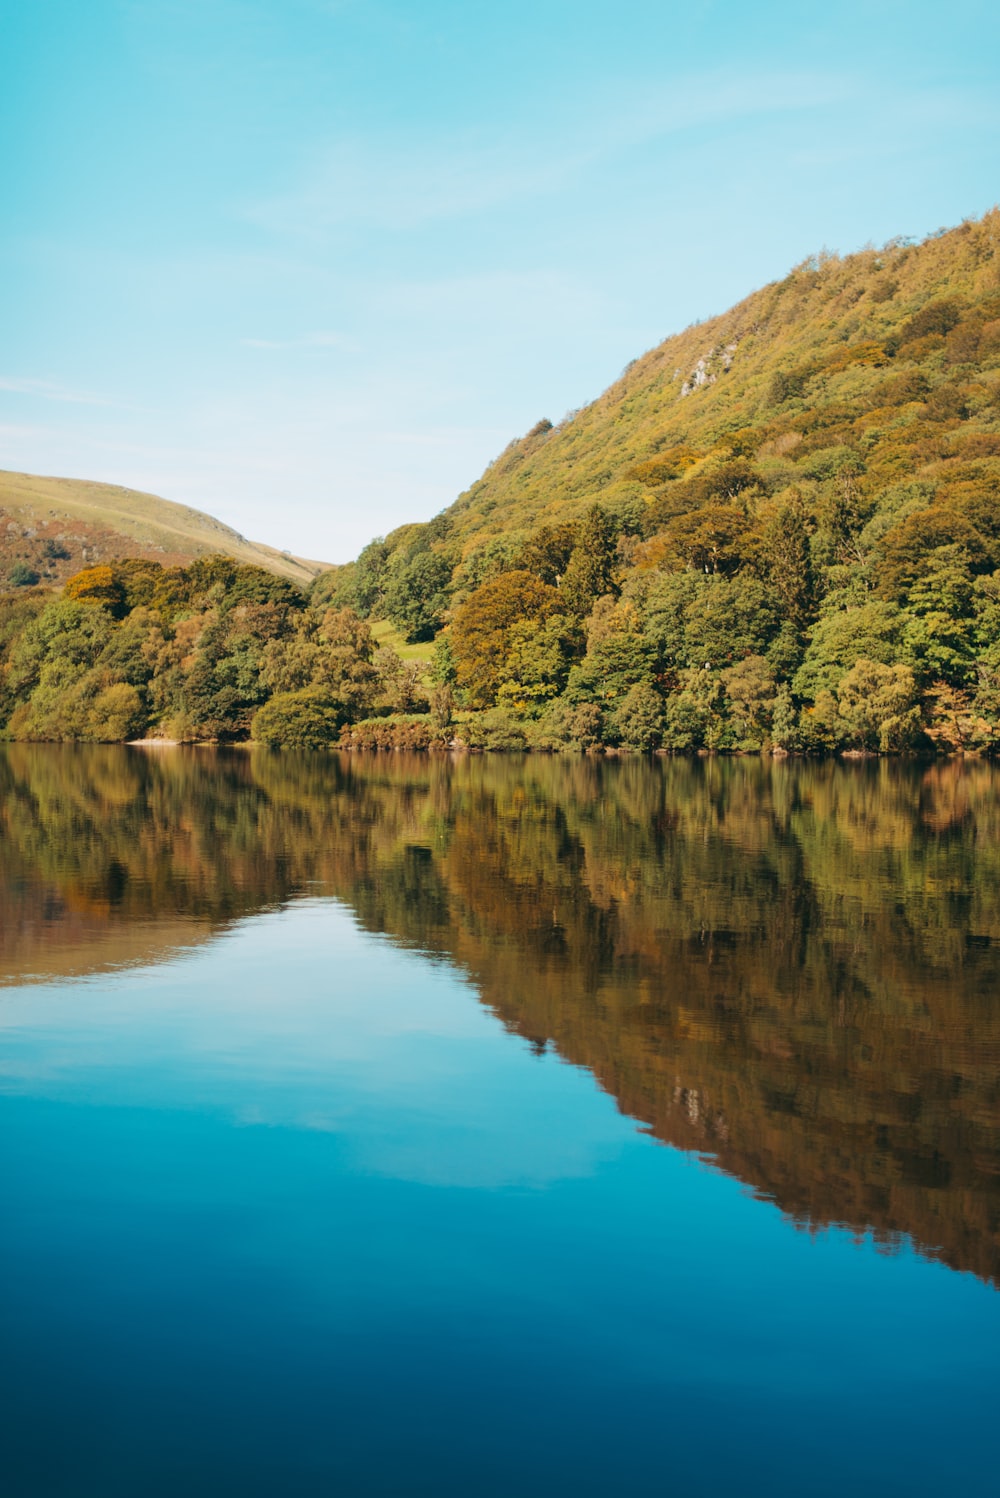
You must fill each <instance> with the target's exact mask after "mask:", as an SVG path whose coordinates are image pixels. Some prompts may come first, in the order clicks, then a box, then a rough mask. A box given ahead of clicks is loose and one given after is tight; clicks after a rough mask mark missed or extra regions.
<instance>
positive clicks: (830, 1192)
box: [0, 745, 1000, 1279]
mask: <svg viewBox="0 0 1000 1498" xmlns="http://www.w3.org/2000/svg"><path fill="white" fill-rule="evenodd" d="M998 792H1000V775H998V772H997V771H996V770H995V769H993V768H992V767H991V766H990V765H987V764H983V763H976V762H965V763H959V762H950V763H946V764H936V765H934V766H933V767H931V768H926V767H918V766H913V765H909V766H908V765H905V764H902V763H889V762H885V761H881V762H878V763H867V764H862V765H857V766H851V767H844V766H838V765H834V764H829V763H823V764H812V763H800V762H785V763H773V762H769V761H761V760H757V759H753V760H751V759H742V760H725V761H723V760H717V759H708V760H680V759H678V760H666V761H663V762H660V763H657V764H654V765H650V764H648V763H646V762H644V761H639V760H624V761H606V760H595V759H589V758H574V759H563V758H558V759H546V758H540V757H533V758H530V759H527V760H518V759H515V758H512V757H509V756H504V757H489V756H479V757H469V758H462V759H458V760H452V759H450V758H448V757H445V756H438V757H435V756H422V757H413V758H409V757H406V756H402V755H387V756H382V757H373V758H365V757H363V756H357V755H353V756H348V755H344V756H331V757H324V756H309V757H303V758H300V759H297V758H294V757H291V756H288V755H282V756H278V755H270V754H267V753H265V752H254V753H252V754H251V753H246V752H230V753H223V752H212V751H205V750H190V751H176V752H171V753H160V754H157V755H153V756H150V755H147V754H144V753H142V752H139V751H135V750H127V749H118V748H99V747H93V748H74V749H63V748H58V747H53V746H31V745H12V746H8V747H7V748H6V749H4V751H3V753H2V754H0V831H2V838H3V843H2V848H3V857H2V884H0V902H2V905H0V917H2V928H0V952H2V956H3V966H4V972H5V973H6V974H7V975H8V981H23V980H24V979H25V978H26V977H29V976H39V975H41V976H45V975H47V974H54V973H65V972H71V971H93V970H94V969H96V968H98V967H100V966H102V965H107V964H114V963H118V962H132V961H148V960H154V959H156V958H157V957H158V956H159V955H160V954H161V953H163V952H165V951H167V950H169V949H171V948H175V947H176V946H177V945H179V944H184V943H189V942H194V941H198V940H201V939H204V938H205V937H207V936H209V935H211V934H212V933H213V932H214V931H217V930H219V929H220V928H222V927H223V926H225V925H226V923H228V922H230V921H232V920H234V919H236V918H239V917H241V916H244V915H247V914H251V913H253V912H255V911H259V910H262V909H265V908H268V907H273V906H276V905H279V904H280V903H282V902H283V901H286V900H288V899H290V898H292V897H294V896H295V895H296V894H298V893H302V892H310V893H317V892H324V893H328V894H331V895H334V896H336V897H338V898H340V899H342V900H344V901H346V902H348V903H349V904H350V905H351V906H352V907H353V909H354V911H355V912H356V914H357V917H358V919H359V920H360V921H361V922H362V924H363V925H364V926H366V927H367V928H368V929H370V930H372V931H378V932H384V933H388V934H389V935H391V936H392V937H394V938H395V939H396V940H398V941H400V942H402V943H405V944H408V945H412V946H414V947H418V948H420V949H422V950H424V951H430V952H434V953H440V954H442V955H446V956H447V957H448V958H449V959H451V960H453V961H455V962H456V963H458V964H459V965H460V966H461V967H462V968H463V969H464V970H466V971H467V972H468V973H469V974H470V976H471V977H472V978H473V980H474V981H475V983H476V985H477V987H478V990H479V992H480V994H481V996H482V999H483V1001H484V1002H485V1003H486V1004H488V1005H489V1006H490V1007H491V1008H492V1009H493V1010H494V1011H495V1012H496V1013H497V1015H498V1016H499V1017H500V1018H501V1019H502V1021H503V1022H504V1024H505V1025H507V1026H508V1027H509V1028H510V1029H511V1030H512V1031H514V1032H516V1033H518V1034H520V1035H522V1036H524V1037H525V1038H526V1039H527V1040H528V1041H530V1042H531V1043H532V1044H533V1045H534V1046H535V1047H536V1048H537V1049H542V1048H544V1047H545V1046H546V1045H547V1044H551V1045H552V1046H554V1047H556V1048H557V1049H558V1050H559V1052H560V1053H561V1054H562V1055H563V1056H565V1057H566V1058H567V1059H568V1060H570V1061H572V1062H574V1063H577V1064H580V1065H583V1066H586V1067H588V1068H589V1069H590V1070H591V1071H592V1072H593V1074H594V1076H595V1077H596V1078H597V1079H598V1081H599V1082H600V1084H601V1085H602V1086H603V1087H605V1088H606V1089H607V1090H608V1092H610V1093H611V1094H612V1095H613V1096H614V1097H615V1098H616V1099H617V1101H618V1104H619V1106H620V1107H621V1108H622V1110H623V1111H624V1112H626V1113H628V1114H631V1115H632V1116H634V1117H635V1118H637V1119H639V1120H641V1121H642V1122H643V1124H644V1125H645V1126H646V1127H647V1128H648V1129H649V1130H650V1131H651V1132H652V1133H653V1134H654V1135H655V1136H656V1137H657V1138H659V1139H662V1140H664V1141H666V1142H668V1143H670V1144H674V1145H677V1146H679V1147H681V1148H684V1149H688V1150H696V1151H699V1152H701V1153H703V1154H705V1155H708V1156H711V1157H712V1158H713V1159H714V1160H715V1161H716V1162H717V1163H718V1165H719V1166H720V1167H721V1168H722V1169H724V1170H727V1171H729V1172H731V1173H732V1174H734V1175H736V1176H738V1177H739V1178H740V1179H742V1180H744V1181H746V1182H747V1183H748V1184H749V1185H750V1186H751V1187H752V1188H753V1189H754V1190H755V1191H756V1192H758V1193H759V1194H761V1195H763V1196H767V1197H770V1198H773V1199H774V1200H775V1201H776V1202H778V1203H779V1205H780V1206H781V1207H782V1208H783V1209H784V1210H785V1211H786V1212H788V1213H789V1214H791V1215H792V1216H793V1217H794V1218H795V1219H796V1220H797V1221H799V1222H801V1223H803V1224H810V1225H823V1224H826V1223H830V1222H838V1223H844V1224H847V1225H849V1226H851V1227H852V1228H855V1229H857V1230H859V1231H863V1230H867V1229H872V1230H873V1231H874V1232H875V1233H876V1234H877V1235H878V1236H879V1238H880V1239H882V1240H883V1241H884V1242H885V1243H886V1244H892V1243H893V1242H894V1241H895V1240H896V1239H897V1238H898V1236H899V1235H901V1234H906V1235H909V1236H910V1237H911V1238H912V1239H913V1240H914V1241H915V1242H916V1243H917V1244H918V1245H919V1246H920V1247H921V1248H922V1249H923V1250H924V1251H926V1252H928V1253H932V1254H935V1255H937V1256H940V1257H941V1258H943V1259H944V1260H945V1261H946V1262H948V1263H949V1264H952V1265H953V1266H955V1267H957V1268H963V1269H970V1270H973V1271H974V1272H975V1273H977V1274H979V1275H981V1276H983V1277H987V1278H992V1279H996V1278H997V1277H998V1274H1000V1064H998V1063H1000V1001H998V999H997V994H998V978H1000V794H998Z"/></svg>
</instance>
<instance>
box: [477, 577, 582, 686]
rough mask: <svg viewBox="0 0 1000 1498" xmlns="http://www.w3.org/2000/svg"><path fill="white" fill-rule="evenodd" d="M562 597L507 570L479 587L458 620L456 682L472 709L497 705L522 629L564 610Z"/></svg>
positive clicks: (540, 584)
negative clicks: (514, 633) (516, 630)
mask: <svg viewBox="0 0 1000 1498" xmlns="http://www.w3.org/2000/svg"><path fill="white" fill-rule="evenodd" d="M560 602H561V599H560V595H559V593H558V592H557V591H556V589H555V588H552V587H549V586H548V584H546V583H543V582H541V581H540V580H539V579H538V578H537V577H535V576H534V575H533V574H532V573H530V572H523V571H517V572H506V573H503V574H502V575H501V576H500V577H497V578H494V580H493V581H492V582H488V583H484V584H483V586H482V587H481V588H477V590H476V592H475V593H473V594H472V596H471V598H469V599H468V600H467V601H466V602H465V603H464V604H462V605H461V607H460V608H458V609H456V611H455V617H454V619H453V621H452V626H451V632H450V640H451V657H452V661H453V662H454V668H455V681H456V684H457V686H458V687H459V689H460V690H461V691H462V692H463V693H464V694H465V697H466V700H467V701H468V703H469V705H470V707H475V708H486V707H492V706H493V704H494V703H495V702H496V699H497V693H498V692H499V690H500V688H501V686H502V685H503V683H504V682H505V681H507V680H509V679H510V675H511V667H510V662H509V655H510V651H511V647H512V644H513V643H514V639H515V638H518V637H512V631H513V630H514V627H515V626H516V625H520V624H524V623H531V624H535V625H539V624H541V623H543V622H544V621H545V620H546V619H549V618H551V617H552V615H553V614H556V613H558V612H559V609H560Z"/></svg>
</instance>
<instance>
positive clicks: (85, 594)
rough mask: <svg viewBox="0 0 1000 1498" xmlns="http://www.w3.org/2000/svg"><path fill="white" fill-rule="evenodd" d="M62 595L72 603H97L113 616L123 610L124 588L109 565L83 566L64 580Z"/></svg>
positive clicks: (119, 614) (117, 615)
mask: <svg viewBox="0 0 1000 1498" xmlns="http://www.w3.org/2000/svg"><path fill="white" fill-rule="evenodd" d="M63 595H64V597H66V598H70V599H72V600H73V602H74V603H97V604H100V605H101V607H102V608H106V609H107V611H108V613H109V614H111V615H112V617H113V618H116V619H120V618H121V617H122V615H123V614H124V612H125V607H126V603H125V589H124V587H123V585H122V583H121V581H120V579H119V578H117V577H116V576H115V574H114V571H113V570H112V568H110V567H85V568H84V569H83V571H82V572H76V573H74V574H73V576H72V577H71V578H69V579H68V580H67V582H66V586H65V587H64V589H63Z"/></svg>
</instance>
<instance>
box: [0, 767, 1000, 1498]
mask: <svg viewBox="0 0 1000 1498" xmlns="http://www.w3.org/2000/svg"><path fill="white" fill-rule="evenodd" d="M0 958H2V963H0V981H2V984H3V986H2V987H0V1192H2V1198H0V1199H2V1201H3V1219H2V1222H3V1226H2V1231H0V1411H2V1413H0V1491H2V1492H3V1493H4V1494H5V1495H9V1498H48V1495H52V1498H134V1495H138V1494H142V1495H153V1498H159V1495H167V1494H170V1495H175V1494H177V1493H185V1494H188V1495H197V1498H200V1495H202V1494H205V1495H208V1494H211V1495H213V1498H217V1495H226V1494H229V1493H234V1494H240V1495H254V1498H256V1495H262V1498H263V1495H274V1494H282V1495H284V1498H298V1495H306V1494H308V1495H312V1494H324V1495H327V1494H335V1493H336V1494H344V1495H354V1494H358V1495H397V1494H398V1495H404V1494H405V1495H428V1498H432V1495H433V1498H453V1495H454V1498H459V1495H462V1498H467V1495H468V1498H478V1495H483V1498H494V1495H496V1498H499V1495H504V1498H507V1495H510V1494H512V1493H516V1494H520V1495H525V1498H533V1495H536V1494H538V1495H541V1494H546V1495H556V1494H559V1495H561V1494H573V1495H578V1494H598V1493H600V1494H602V1495H606V1494H609V1493H613V1494H618V1493H626V1492H633V1491H634V1492H637V1493H642V1494H661V1493H662V1494H668V1493H673V1492H675V1491H678V1490H683V1491H684V1492H685V1493H686V1494H687V1495H688V1498H691V1495H701V1494H704V1495H707V1498H708V1495H711V1498H715V1495H727V1494H730V1493H740V1494H768V1495H779V1498H783V1495H786V1494H787V1495H792V1494H795V1495H802V1494H810V1495H811V1494H820V1495H826V1494H831V1495H832V1494H838V1495H841V1494H843V1493H844V1492H845V1491H850V1492H853V1493H856V1494H873V1495H878V1498H889V1495H895V1494H899V1495H903V1494H906V1495H907V1498H914V1495H922V1494H932V1493H933V1494H940V1493H941V1492H949V1491H953V1490H956V1489H958V1488H960V1487H963V1486H968V1487H969V1488H970V1489H971V1490H973V1491H987V1490H989V1489H990V1487H991V1486H992V1483H993V1482H994V1481H995V1475H996V1455H997V1420H996V1411H997V1408H998V1407H1000V1296H998V1295H997V1286H998V1284H1000V771H998V770H997V769H995V768H994V767H992V766H991V765H988V764H984V763H976V762H965V763H958V762H955V763H952V762H948V763H942V764H935V765H932V766H927V765H917V764H904V763H881V762H880V763H864V764H857V765H849V766H845V765H834V764H808V763H797V762H787V761H786V762H782V763H771V762H765V761H760V760H756V759H754V760H751V759H744V760H730V761H722V760H715V759H710V760H694V761H690V760H664V761H658V762H656V763H652V764H650V763H647V762H644V761H639V760H624V761H607V762H605V761H601V760H596V759H590V758H552V759H547V758H539V757H535V758H531V759H520V758H517V757H489V756H479V757H468V758H459V759H451V758H448V757H445V756H439V757H434V756H428V757H423V758H409V757H407V756H403V755H398V754H397V755H387V756H383V757H381V758H371V759H368V758H366V757H363V756H336V755H334V756H312V757H303V758H296V757H293V756H288V755H284V756H277V755H269V754H266V753H258V752H253V753H242V752H235V751H234V752H229V753H226V752H223V751H210V750H173V751H157V752H155V753H150V752H146V751H142V750H137V749H121V748H103V747H94V748H80V747H75V748H69V747H65V748H64V747H59V746H30V745H16V746H13V745H12V746H0Z"/></svg>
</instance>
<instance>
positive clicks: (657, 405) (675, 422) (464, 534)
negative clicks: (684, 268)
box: [390, 211, 1000, 555]
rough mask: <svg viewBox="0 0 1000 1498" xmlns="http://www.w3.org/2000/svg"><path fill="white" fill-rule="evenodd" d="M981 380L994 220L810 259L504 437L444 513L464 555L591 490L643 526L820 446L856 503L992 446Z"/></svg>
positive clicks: (769, 473) (997, 321)
mask: <svg viewBox="0 0 1000 1498" xmlns="http://www.w3.org/2000/svg"><path fill="white" fill-rule="evenodd" d="M983 377H985V381H983ZM998 379H1000V213H997V212H996V211H994V212H993V213H990V214H988V215H987V216H986V217H985V218H984V219H983V220H982V221H981V222H979V223H966V224H962V225H961V226H960V227H959V228H957V229H953V230H951V231H949V232H946V233H941V234H938V235H936V236H933V237H932V238H930V239H928V240H926V241H925V242H924V243H923V244H920V245H913V244H910V243H907V242H905V241H896V242H893V243H890V244H889V245H887V246H885V247H884V248H883V249H881V250H874V249H873V250H864V251H862V252H860V253H859V254H856V255H850V256H847V257H844V258H841V257H840V256H837V255H825V254H824V255H818V256H815V257H813V258H812V259H810V260H807V261H805V262H804V263H803V264H802V265H800V266H797V267H796V268H795V269H794V270H793V271H791V273H790V274H789V275H787V276H786V277H785V278H784V280H782V281H778V282H775V283H774V284H773V285H770V286H766V287H764V288H763V290H761V291H757V292H754V293H753V295H751V296H749V297H747V298H746V300H745V301H743V302H740V303H739V304H738V305H737V306H736V307H734V308H732V309H731V310H730V311H729V312H726V313H724V314H723V315H722V316H720V317H715V318H713V319H711V321H709V322H704V323H696V324H695V325H693V326H692V327H690V328H688V329H686V331H685V332H683V333H680V334H677V335H676V336H674V337H671V338H668V339H666V340H665V341H664V342H663V343H661V344H660V345H659V346H658V347H657V348H655V349H653V350H652V351H651V352H649V353H647V354H645V355H643V356H642V358H639V359H637V360H636V361H635V362H634V363H633V364H631V365H630V366H629V368H628V369H626V371H625V372H624V374H623V375H622V376H621V378H620V379H619V380H617V381H616V382H615V384H614V385H612V386H611V387H610V389H608V390H606V391H605V392H604V394H603V395H601V396H600V397H599V398H598V399H597V400H596V401H594V402H593V404H591V405H589V406H586V407H584V408H583V409H582V410H581V411H578V412H574V413H571V414H570V415H569V416H567V417H566V418H565V419H564V420H563V421H561V422H559V423H558V424H557V425H555V426H553V425H551V423H549V422H548V421H540V422H539V423H538V424H537V425H536V426H535V427H534V428H533V429H532V431H531V432H529V433H528V435H527V436H525V437H523V438H521V439H519V440H517V441H515V442H512V443H511V445H510V446H509V447H508V448H507V449H506V450H505V451H504V452H503V453H502V454H501V455H500V457H499V458H498V459H497V460H496V461H495V462H494V463H493V464H491V466H490V467H489V468H488V469H487V470H486V472H485V473H484V474H483V476H482V478H481V479H479V480H478V481H477V482H476V483H475V484H473V485H472V486H471V488H470V489H468V490H467V491H466V492H465V493H464V494H462V495H461V496H460V497H459V498H458V500H457V501H456V502H455V503H454V504H453V505H452V506H451V507H450V509H448V510H446V511H445V512H444V513H445V516H446V517H447V524H446V529H447V532H448V537H449V539H450V540H451V541H452V543H453V544H456V543H457V545H458V546H459V547H460V549H461V552H462V554H463V555H468V553H469V551H470V549H473V548H475V547H477V546H479V545H481V544H482V543H483V542H484V541H488V540H490V539H492V538H493V537H497V536H503V537H504V538H505V539H507V540H512V539H517V538H518V537H519V535H521V534H530V532H531V530H532V529H533V528H535V527H536V526H537V525H538V524H540V523H541V522H547V523H550V524H551V523H554V522H555V523H557V522H560V521H565V520H573V519H578V518H579V517H580V516H581V515H582V514H583V513H584V511H585V509H586V507H587V506H588V505H589V504H592V503H593V502H594V501H595V500H600V501H601V502H602V503H603V504H605V505H606V506H608V507H609V508H610V509H612V510H613V511H616V512H624V513H626V514H628V513H631V511H632V509H633V507H634V506H635V504H636V503H637V502H638V503H640V504H642V505H643V507H644V508H645V509H647V510H650V511H651V512H652V513H651V515H650V519H649V522H648V526H647V528H650V529H654V530H657V531H658V530H661V529H663V525H662V522H663V520H664V519H665V518H666V517H667V516H668V515H671V514H673V513H675V512H677V511H679V510H681V509H683V510H691V509H697V508H700V507H701V506H702V504H703V502H704V499H705V497H706V491H708V490H711V489H712V488H715V489H716V491H717V492H719V493H722V494H728V491H729V489H730V488H732V487H734V486H733V483H732V476H730V479H729V482H728V484H724V485H723V487H722V488H719V487H718V483H717V481H715V480H714V479H713V474H714V471H715V470H716V469H717V468H718V467H719V466H721V465H722V464H724V463H726V462H727V461H731V460H732V459H733V458H744V459H747V460H753V466H754V467H755V468H756V469H757V471H758V472H759V474H760V476H761V478H762V479H763V480H764V484H765V487H766V488H767V489H768V490H769V491H770V492H774V490H775V488H776V486H784V485H785V484H787V483H789V482H794V483H799V484H805V485H812V484H814V483H815V482H816V481H817V480H818V479H819V478H821V477H822V476H823V475H822V472H817V468H820V469H822V467H823V465H822V464H820V465H818V464H817V462H816V460H815V454H816V453H817V452H820V451H823V452H825V451H827V450H828V449H829V448H830V447H832V446H844V447H847V448H849V449H850V450H852V451H853V452H856V453H857V455H858V457H859V458H863V459H864V484H863V485H862V487H863V488H864V489H865V491H866V493H868V494H870V495H872V496H875V495H877V494H878V493H879V492H881V491H884V490H885V489H886V488H888V487H890V485H891V484H893V483H896V482H898V480H899V478H900V477H901V476H902V475H910V476H913V477H921V478H923V477H925V476H926V477H927V478H928V479H929V480H931V481H932V482H933V481H936V480H939V479H940V478H942V477H944V476H945V475H944V474H943V473H942V472H941V470H940V468H939V466H938V465H940V464H941V463H942V462H946V463H947V462H952V463H954V462H955V461H956V460H957V459H959V458H964V459H965V460H966V461H968V460H969V459H972V458H975V459H978V460H981V459H983V458H987V457H996V456H997V454H996V453H995V452H993V450H992V447H993V445H992V444H985V446H984V444H983V443H982V442H973V443H972V450H970V447H969V438H970V436H971V435H972V434H973V433H977V432H981V431H982V430H983V429H985V430H987V431H990V432H995V431H996V417H997V412H996V407H995V405H993V398H994V397H995V395H996V391H997V383H996V382H997V380H998ZM981 382H982V383H983V388H976V387H979V386H980V384H981ZM827 466H828V465H827ZM928 468H930V469H931V472H930V473H927V472H926V470H928ZM685 480H687V481H688V482H689V483H691V484H692V485H693V487H690V488H685V487H678V486H679V485H683V481H685ZM438 523H440V522H438ZM390 539H391V538H390ZM402 539H403V540H404V544H405V542H407V541H409V540H410V539H411V538H410V536H409V535H408V534H407V533H406V532H404V534H403V538H402Z"/></svg>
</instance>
